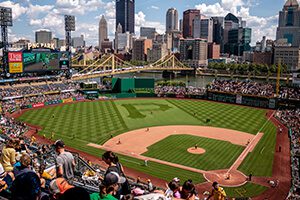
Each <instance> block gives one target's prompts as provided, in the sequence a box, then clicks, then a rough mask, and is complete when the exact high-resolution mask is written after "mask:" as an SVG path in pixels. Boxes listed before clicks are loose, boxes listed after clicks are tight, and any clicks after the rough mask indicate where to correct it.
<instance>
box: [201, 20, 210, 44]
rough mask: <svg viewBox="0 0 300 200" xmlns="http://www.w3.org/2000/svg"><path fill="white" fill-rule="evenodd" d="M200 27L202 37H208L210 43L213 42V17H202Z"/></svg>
mask: <svg viewBox="0 0 300 200" xmlns="http://www.w3.org/2000/svg"><path fill="white" fill-rule="evenodd" d="M200 27H201V28H200V38H202V39H206V40H207V42H208V43H211V42H212V41H213V20H212V18H207V17H202V19H201V25H200Z"/></svg>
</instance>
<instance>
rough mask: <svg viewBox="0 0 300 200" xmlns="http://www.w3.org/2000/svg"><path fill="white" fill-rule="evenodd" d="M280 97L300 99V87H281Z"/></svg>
mask: <svg viewBox="0 0 300 200" xmlns="http://www.w3.org/2000/svg"><path fill="white" fill-rule="evenodd" d="M279 95H280V96H279V98H281V99H294V100H299V99H300V87H281V88H280V94H279Z"/></svg>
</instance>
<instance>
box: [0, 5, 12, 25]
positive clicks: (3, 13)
mask: <svg viewBox="0 0 300 200" xmlns="http://www.w3.org/2000/svg"><path fill="white" fill-rule="evenodd" d="M0 25H1V26H12V25H13V20H12V9H11V8H6V7H0Z"/></svg>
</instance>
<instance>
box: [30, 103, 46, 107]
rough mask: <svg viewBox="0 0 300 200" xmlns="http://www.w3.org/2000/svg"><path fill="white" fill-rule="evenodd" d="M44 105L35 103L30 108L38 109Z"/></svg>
mask: <svg viewBox="0 0 300 200" xmlns="http://www.w3.org/2000/svg"><path fill="white" fill-rule="evenodd" d="M44 105H45V104H44V103H36V104H33V105H32V107H33V108H40V107H44Z"/></svg>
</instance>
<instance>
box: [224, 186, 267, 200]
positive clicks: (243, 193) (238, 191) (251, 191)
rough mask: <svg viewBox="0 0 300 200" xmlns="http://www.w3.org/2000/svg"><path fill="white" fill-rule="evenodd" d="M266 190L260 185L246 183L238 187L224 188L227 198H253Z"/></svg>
mask: <svg viewBox="0 0 300 200" xmlns="http://www.w3.org/2000/svg"><path fill="white" fill-rule="evenodd" d="M267 189H268V188H267V187H265V186H262V185H257V184H253V183H246V184H245V185H243V186H240V187H227V188H224V190H225V192H226V194H227V196H229V197H235V198H238V197H241V198H242V197H255V196H258V195H260V194H261V193H263V192H264V191H266V190H267Z"/></svg>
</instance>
